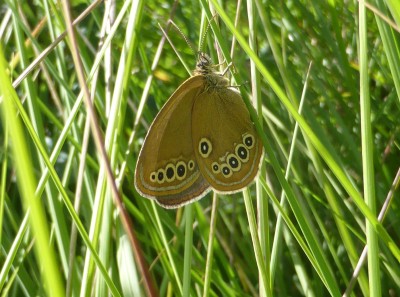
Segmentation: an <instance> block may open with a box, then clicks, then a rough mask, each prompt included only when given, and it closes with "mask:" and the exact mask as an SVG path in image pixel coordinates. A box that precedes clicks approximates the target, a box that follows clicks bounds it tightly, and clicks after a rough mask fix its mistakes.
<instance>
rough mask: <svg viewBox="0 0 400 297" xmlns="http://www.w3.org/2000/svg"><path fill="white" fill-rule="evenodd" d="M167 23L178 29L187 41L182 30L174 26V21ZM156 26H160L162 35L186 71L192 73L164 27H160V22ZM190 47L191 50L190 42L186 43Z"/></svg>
mask: <svg viewBox="0 0 400 297" xmlns="http://www.w3.org/2000/svg"><path fill="white" fill-rule="evenodd" d="M169 23H170V24H171V25H173V26H174V27H175V29H177V30H178V32H180V33H181V34H182V36H183V37H184V39H185V40H186V42H188V40H187V39H186V36H185V35H183V33H182V31H181V30H179V28H178V27H176V25H175V23H174V22H173V21H171V20H170V21H169ZM158 26H159V27H160V29H161V31H162V33H163V34H164V37H165V38H166V39H167V40H168V42H169V44H170V45H171V47H172V49H173V50H174V52H175V54H176V56H177V57H178V59H179V60H180V61H181V63H182V65H183V66H184V67H185V68H186V71H187V72H188V73H189V74H190V73H192V72H191V71H190V68H189V67H188V65H186V63H185V61H184V60H183V58H182V56H181V55H180V54H179V51H178V50H177V49H176V48H175V46H174V44H173V43H172V41H171V39H170V38H169V37H168V34H167V33H166V32H165V31H164V29H163V28H162V26H161V25H160V24H158ZM188 45H189V47H190V49H191V50H192V51H193V48H192V47H191V46H190V44H189V43H188Z"/></svg>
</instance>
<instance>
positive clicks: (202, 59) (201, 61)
mask: <svg viewBox="0 0 400 297" xmlns="http://www.w3.org/2000/svg"><path fill="white" fill-rule="evenodd" d="M214 72H215V71H214V69H213V65H212V63H211V59H210V57H209V56H208V55H207V54H205V53H203V52H199V54H198V57H197V63H196V69H195V70H194V74H195V75H208V74H211V73H214Z"/></svg>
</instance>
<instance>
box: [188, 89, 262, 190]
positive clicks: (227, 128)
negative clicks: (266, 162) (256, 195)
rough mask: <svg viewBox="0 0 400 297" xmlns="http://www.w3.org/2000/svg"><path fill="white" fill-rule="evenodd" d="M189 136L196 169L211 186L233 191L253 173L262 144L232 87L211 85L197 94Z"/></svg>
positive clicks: (250, 178) (237, 93) (248, 182)
mask: <svg viewBox="0 0 400 297" xmlns="http://www.w3.org/2000/svg"><path fill="white" fill-rule="evenodd" d="M192 138H193V148H194V153H195V155H196V160H197V163H198V165H199V168H200V171H201V173H202V174H203V176H204V178H205V179H206V180H207V181H208V182H209V183H210V184H211V186H212V187H213V188H214V189H215V190H217V191H219V192H224V193H233V192H237V191H239V190H241V189H243V188H245V187H246V186H247V185H249V184H250V183H251V182H252V181H253V180H254V178H255V177H256V175H257V173H258V169H259V165H260V160H261V158H262V155H263V146H262V143H261V140H260V138H259V136H258V134H257V132H256V130H255V127H254V124H253V122H252V121H251V118H250V114H249V112H248V110H247V108H246V105H245V104H244V102H243V100H242V97H241V96H240V94H239V92H237V91H236V90H234V89H232V88H228V87H213V88H208V89H206V90H205V91H204V92H202V93H201V94H199V96H198V97H197V99H196V101H195V103H194V106H193V112H192Z"/></svg>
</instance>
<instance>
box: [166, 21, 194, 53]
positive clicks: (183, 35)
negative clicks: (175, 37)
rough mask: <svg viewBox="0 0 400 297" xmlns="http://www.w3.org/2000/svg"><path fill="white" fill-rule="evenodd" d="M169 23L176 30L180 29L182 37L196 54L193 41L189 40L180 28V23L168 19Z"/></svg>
mask: <svg viewBox="0 0 400 297" xmlns="http://www.w3.org/2000/svg"><path fill="white" fill-rule="evenodd" d="M168 23H169V24H171V25H172V26H174V28H175V30H176V31H178V33H179V34H180V35H181V36H182V38H183V39H184V40H185V42H186V44H187V45H188V46H189V47H190V49H191V50H192V52H193V54H196V51H195V50H194V48H193V45H192V43H191V42H190V41H189V39H188V38H187V37H186V35H185V34H184V33H183V32H182V30H181V29H179V27H178V25H177V24H175V23H174V21H173V20H171V19H170V20H168Z"/></svg>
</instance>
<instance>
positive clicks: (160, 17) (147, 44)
mask: <svg viewBox="0 0 400 297" xmlns="http://www.w3.org/2000/svg"><path fill="white" fill-rule="evenodd" d="M209 2H210V3H212V5H211V7H210V4H209V3H208V2H207V1H203V0H201V1H180V2H179V4H178V5H177V6H173V5H172V4H169V3H168V1H163V2H158V1H145V2H142V1H134V0H132V1H123V2H118V1H117V2H116V3H115V5H116V6H115V7H114V8H110V7H108V6H106V3H103V2H100V3H99V5H97V6H95V5H94V6H93V7H91V8H89V9H88V11H87V12H88V13H87V14H85V16H84V17H83V19H82V20H79V21H80V22H79V24H77V25H76V32H75V33H76V38H77V49H78V52H79V59H81V61H82V69H79V68H78V67H79V66H77V65H76V64H74V60H73V58H72V55H71V49H73V48H74V45H73V43H72V42H70V40H69V39H68V37H66V35H63V34H64V32H65V30H66V26H65V20H64V16H65V15H66V13H65V12H66V11H65V8H64V7H63V6H59V7H58V6H57V7H55V6H54V4H53V3H48V2H43V3H41V5H37V6H31V5H30V4H28V3H23V4H21V3H20V2H18V1H14V2H13V1H6V2H5V3H2V4H0V40H1V44H2V48H3V50H2V53H1V55H3V56H4V58H5V63H4V66H2V67H0V79H1V80H0V96H2V97H1V99H0V108H1V109H2V122H1V126H0V141H1V149H0V157H1V158H0V160H1V166H0V167H1V170H0V172H1V176H0V182H1V185H0V191H1V193H0V199H1V200H0V227H1V229H0V244H1V250H0V263H1V265H0V269H1V270H0V292H1V293H2V296H39V295H40V296H45V295H46V296H50V295H52V294H55V293H54V292H58V293H56V294H57V295H59V294H61V295H62V294H65V295H68V296H84V295H85V296H89V295H92V296H105V295H108V294H113V295H116V296H118V295H120V296H143V295H152V294H153V295H161V296H180V295H185V296H188V295H191V296H273V295H274V296H301V295H303V296H327V295H333V296H340V295H342V294H344V293H345V292H346V294H349V296H350V295H351V296H372V295H379V293H380V292H381V294H382V295H383V296H387V295H393V296H397V295H399V294H400V289H399V288H400V267H399V265H398V263H399V261H400V246H399V242H400V240H399V237H400V233H399V228H397V226H398V225H399V223H400V215H399V203H398V201H397V200H396V199H393V200H392V198H393V197H395V196H398V190H397V187H398V183H399V175H400V173H399V172H400V170H399V169H400V157H399V156H400V152H399V151H400V150H399V140H400V138H399V132H400V108H399V107H400V104H399V103H400V102H399V98H400V73H399V72H400V68H399V67H398V65H400V61H399V57H400V53H399V50H398V49H399V45H398V40H399V30H398V27H396V25H395V24H397V26H399V24H400V19H399V15H400V10H399V9H400V8H399V5H398V4H397V1H387V2H388V3H387V5H388V8H386V6H384V4H383V3H381V2H380V1H378V2H377V3H375V4H374V6H372V7H371V6H368V7H367V9H366V15H365V16H366V18H365V19H363V17H360V16H363V11H361V12H359V7H358V2H352V3H345V4H344V3H332V2H330V3H329V2H328V1H319V2H318V1H316V2H312V3H310V2H309V1H298V2H290V1H289V2H288V1H286V2H285V1H284V2H279V3H278V2H273V1H267V2H266V1H261V0H255V1H249V3H247V2H243V3H241V4H240V6H239V8H237V3H235V2H232V1H225V2H223V4H222V6H220V5H221V2H220V1H215V0H212V1H209ZM325 2H326V3H325ZM359 2H361V1H359ZM38 3H39V2H38ZM108 4H109V2H107V5H108ZM369 5H370V4H369ZM87 8H88V5H87V4H84V3H83V2H73V3H71V7H70V9H71V15H72V17H73V18H77V17H78V16H79V15H80V14H81V13H82V12H83V11H84V10H85V9H87ZM371 9H373V10H374V11H377V12H379V15H378V14H377V15H374V13H373V12H371ZM112 12H114V13H115V14H114V15H113V14H112ZM213 16H214V17H213ZM217 16H218V17H217ZM169 18H171V19H173V21H174V23H176V24H177V26H178V27H179V28H180V30H181V31H182V32H183V33H184V34H185V35H186V36H187V38H188V40H190V42H191V43H193V44H194V48H195V49H197V48H198V46H200V44H199V43H200V41H199V40H202V39H203V34H204V32H205V31H207V35H206V38H204V45H203V48H204V50H205V51H206V52H207V53H208V54H209V55H210V56H211V58H212V59H213V62H214V63H215V64H219V63H225V64H224V65H222V67H225V66H226V64H228V63H230V62H232V66H231V67H230V68H229V70H230V71H229V72H228V76H229V77H232V85H238V86H239V89H240V91H241V93H242V95H243V97H244V100H245V102H246V104H248V105H249V107H250V104H251V103H252V104H253V106H255V107H256V108H255V109H250V111H251V115H252V118H253V120H254V121H255V122H256V124H257V129H258V131H259V133H260V136H261V138H262V140H263V144H264V147H265V152H266V154H265V156H264V160H263V163H262V168H261V173H260V174H259V178H258V180H257V182H256V183H254V184H253V185H251V186H250V187H249V188H248V189H247V190H246V191H244V192H243V193H238V194H234V195H226V196H225V195H216V196H215V197H213V195H212V193H210V194H208V195H207V196H206V197H205V198H203V199H202V200H200V201H199V202H196V203H194V204H193V205H190V206H186V207H183V208H180V209H178V210H167V209H164V208H161V207H160V206H158V204H156V203H155V202H153V201H150V200H148V199H145V198H143V197H140V195H139V194H137V192H136V190H135V189H134V186H133V174H134V171H135V164H136V158H137V156H138V152H139V149H140V146H141V144H142V142H143V139H144V137H145V135H146V132H147V130H148V127H149V125H150V124H151V122H152V120H153V119H154V117H155V116H156V114H157V112H158V111H159V110H160V108H161V107H162V106H163V104H164V103H165V102H166V100H167V99H168V98H169V97H170V95H171V94H172V93H173V92H174V90H175V89H176V88H177V87H178V86H179V85H180V84H181V83H182V82H183V81H184V80H185V79H187V78H188V77H189V74H188V73H187V71H186V69H185V67H184V65H183V64H182V62H181V61H180V59H178V58H177V54H176V53H175V52H174V50H173V47H174V48H176V49H177V51H178V52H179V55H180V57H181V59H182V60H183V62H184V63H185V64H186V65H189V67H190V68H192V69H193V68H194V66H195V62H196V56H195V55H194V54H193V52H192V50H191V49H190V47H189V46H188V45H187V44H186V42H185V40H184V38H183V37H182V36H181V35H180V34H179V33H178V32H177V30H176V29H174V28H173V27H169V25H168V20H169ZM385 18H386V19H390V20H393V21H392V22H391V23H388V22H387V21H386V20H385ZM210 19H212V21H209V20H210ZM110 20H112V22H111V23H108V22H109V21H110ZM235 24H236V25H235ZM208 26H209V28H208V30H206V29H207V27H208ZM160 27H162V28H163V29H164V30H166V34H168V36H169V38H170V39H171V42H172V44H173V47H172V46H171V45H170V44H169V43H168V42H167V41H166V40H165V39H164V35H163V33H162V31H161V29H160ZM59 36H62V37H61V39H60V40H59V42H58V41H57V42H55V40H57V38H58V37H59ZM250 37H251V38H250ZM232 44H234V46H233V47H232ZM41 54H43V57H42V59H43V61H42V59H40V60H35V58H37V57H39V56H40V55H41ZM40 61H42V62H41V63H40ZM310 65H311V67H310ZM309 69H310V70H309ZM80 70H81V71H83V73H85V77H86V84H87V87H88V90H89V92H90V94H91V99H92V100H93V102H94V107H95V112H96V117H97V119H98V128H100V130H101V131H102V134H103V136H102V137H101V138H100V139H104V140H103V146H104V147H105V149H106V151H107V153H108V158H107V159H104V158H103V157H101V154H99V152H100V151H99V149H98V146H97V145H96V142H95V141H94V139H95V138H94V137H93V135H94V134H93V130H92V128H90V122H91V121H92V120H91V119H90V118H88V116H87V115H88V112H87V103H86V105H85V104H84V102H85V100H87V98H85V97H84V93H83V92H82V82H79V81H78V76H77V73H78V71H80ZM308 71H309V74H308V76H307V72H308ZM10 83H11V84H13V86H11V84H10ZM16 102H18V104H16ZM300 102H301V103H300ZM6 103H8V105H7V104H6ZM300 105H301V107H300ZM7 106H8V107H7ZM15 110H18V112H16V111H15ZM257 119H259V120H258V121H257ZM15 123H19V124H18V125H17V124H15ZM20 124H21V128H18V127H19V125H20ZM23 143H26V145H25V144H23ZM27 158H28V159H27ZM105 162H109V164H110V168H111V169H112V172H113V176H114V178H113V180H114V181H115V183H116V186H117V187H118V189H119V191H120V192H119V193H120V196H121V197H122V199H123V202H124V205H125V209H126V210H127V214H128V216H126V213H125V212H121V209H119V208H118V207H117V206H116V204H115V202H116V201H117V200H116V198H117V197H118V196H116V195H115V194H112V191H111V190H110V189H111V187H110V185H111V184H110V180H109V179H107V175H106V166H105V164H106V163H105ZM364 193H365V194H364ZM34 197H37V198H36V199H35V198H34ZM364 198H365V200H364ZM38 202H40V203H38ZM385 202H386V203H389V204H388V205H387V206H386V207H387V208H386V209H384V210H381V209H382V208H383V206H384V203H385ZM28 209H31V210H30V211H29V210H28ZM380 212H381V214H380V216H379V219H378V214H379V213H380ZM211 218H213V220H211ZM128 221H130V223H131V224H132V225H131V228H130V229H129V230H127V229H126V225H125V224H126V222H128ZM132 240H133V242H134V245H133V246H132ZM365 246H368V247H369V248H370V250H369V255H368V256H366V257H365V258H364V261H366V262H365V264H364V265H363V266H361V265H360V266H359V267H361V268H360V269H358V268H356V267H357V263H359V262H360V257H361V254H362V252H363V249H364V247H365ZM35 251H36V252H35ZM355 270H356V274H357V277H356V278H354V279H352V276H353V274H354V271H355ZM145 272H146V273H145ZM60 292H63V293H60ZM371 294H372V295H371Z"/></svg>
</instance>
